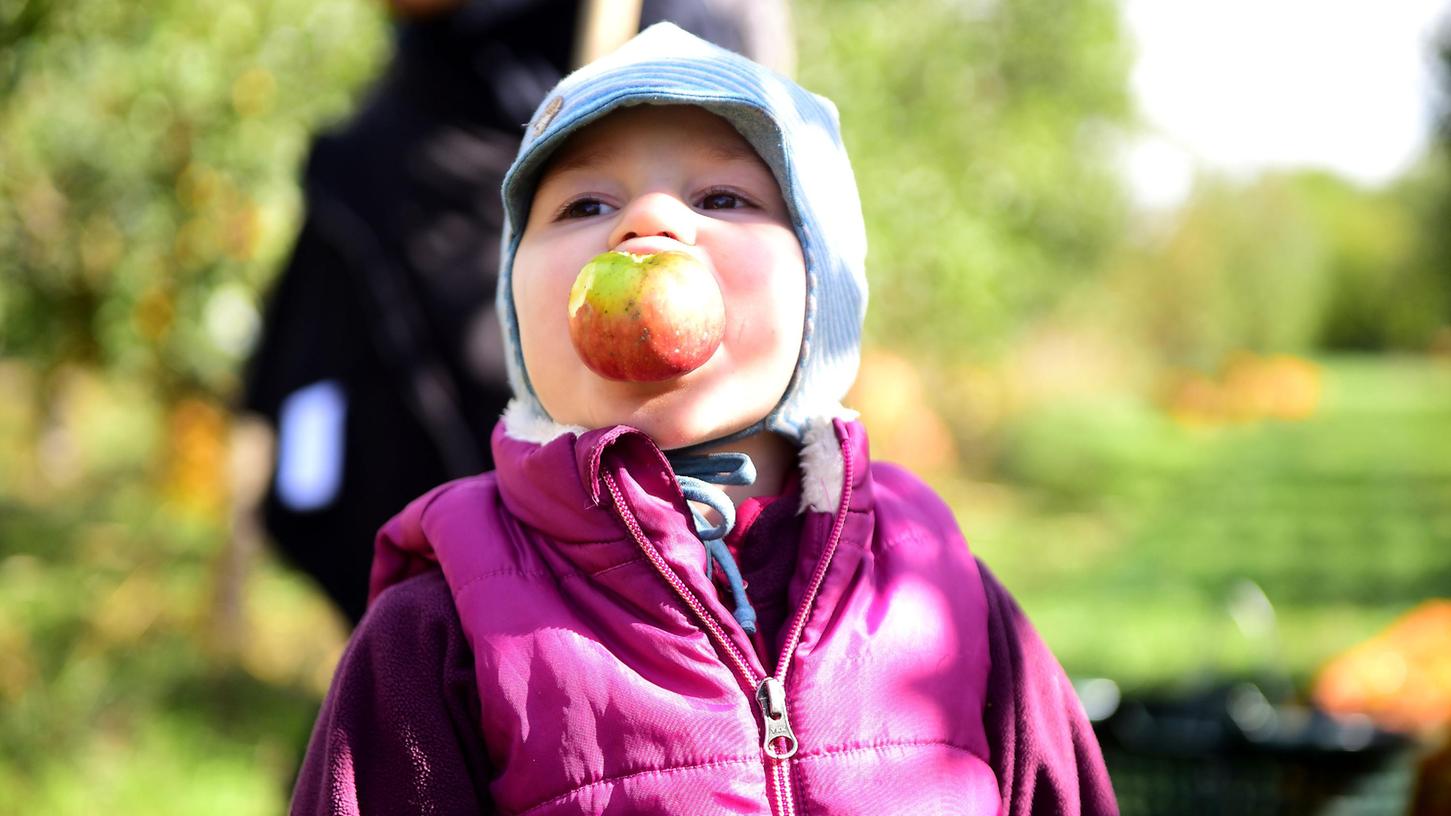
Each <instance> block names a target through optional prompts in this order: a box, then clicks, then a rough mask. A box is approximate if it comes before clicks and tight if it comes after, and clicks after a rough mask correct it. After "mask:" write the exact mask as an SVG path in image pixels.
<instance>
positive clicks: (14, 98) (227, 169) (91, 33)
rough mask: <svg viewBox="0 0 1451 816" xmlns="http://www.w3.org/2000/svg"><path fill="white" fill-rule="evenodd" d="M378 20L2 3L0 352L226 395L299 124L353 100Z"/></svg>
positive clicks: (55, 1) (289, 224)
mask: <svg viewBox="0 0 1451 816" xmlns="http://www.w3.org/2000/svg"><path fill="white" fill-rule="evenodd" d="M384 31H385V29H384V26H383V21H382V19H381V10H380V9H379V8H377V7H375V5H374V4H370V3H359V2H347V1H346V0H330V1H329V2H310V1H309V0H259V1H253V0H247V1H245V2H244V1H242V0H235V1H227V2H218V3H204V4H196V3H188V2H183V0H164V1H163V2H159V3H145V4H136V3H127V2H122V0H25V2H21V3H19V4H11V5H7V7H6V8H5V9H4V10H3V11H0V355H4V356H11V357H17V356H18V357H23V358H28V359H29V360H30V361H31V362H32V363H33V364H35V365H37V366H38V367H39V368H40V369H41V370H42V371H49V370H54V369H56V368H57V367H60V366H63V365H65V364H66V363H71V362H84V363H87V364H93V365H97V366H100V367H102V368H105V369H109V370H111V371H112V372H114V373H116V374H119V375H122V376H126V377H128V378H135V379H137V380H138V381H139V382H141V383H144V384H149V385H151V386H154V387H156V388H158V389H159V393H161V394H163V395H178V394H182V393H193V392H200V393H204V394H211V395H217V394H220V393H225V392H227V391H229V390H230V389H231V388H232V387H233V386H234V381H235V372H236V367H237V362H238V359H239V356H240V355H241V353H242V352H243V351H244V350H245V349H246V347H247V345H248V343H249V342H250V340H251V335H252V332H253V331H254V330H255V324H256V309H255V305H254V302H255V295H256V292H257V289H258V287H259V286H260V285H261V284H262V283H263V282H264V279H266V278H267V277H268V276H270V275H271V274H272V270H274V269H275V268H276V267H277V266H278V260H279V256H280V254H281V253H283V252H284V251H285V250H286V248H287V242H288V241H289V240H290V238H291V235H292V231H293V229H294V223H295V218H296V211H297V207H298V204H297V193H296V182H295V179H296V176H297V168H298V164H299V162H300V159H301V155H302V151H303V149H304V148H305V146H306V142H305V138H306V135H307V134H308V133H309V132H310V131H312V130H313V129H315V128H316V127H317V125H318V124H319V123H320V122H322V121H325V120H328V119H331V118H334V117H337V116H339V115H340V114H342V113H343V112H344V111H345V110H346V109H347V108H348V107H349V106H350V102H351V100H350V95H351V93H352V89H354V88H356V87H357V86H358V84H359V82H360V81H362V80H364V79H366V78H367V77H368V76H370V75H371V74H372V73H373V71H374V67H375V65H376V63H377V61H378V59H379V57H380V55H381V52H382V49H383V46H384V45H385V41H386V40H385V35H384ZM167 399H168V401H169V399H170V398H167Z"/></svg>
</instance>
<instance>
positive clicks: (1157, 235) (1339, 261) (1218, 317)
mask: <svg viewBox="0 0 1451 816" xmlns="http://www.w3.org/2000/svg"><path fill="white" fill-rule="evenodd" d="M1448 180H1451V179H1448V178H1447V177H1446V175H1445V172H1444V162H1442V161H1441V160H1440V159H1439V157H1435V156H1432V157H1428V158H1427V160H1425V161H1424V162H1422V164H1421V165H1420V166H1418V167H1417V168H1416V169H1415V170H1413V171H1412V172H1411V173H1408V174H1407V175H1406V176H1405V177H1403V178H1402V179H1400V180H1398V181H1397V182H1396V183H1394V184H1392V185H1390V186H1388V187H1386V188H1383V189H1378V190H1367V189H1363V188H1360V187H1357V186H1355V185H1354V184H1352V183H1350V182H1348V181H1346V180H1344V179H1341V178H1338V177H1336V176H1333V175H1330V174H1327V173H1324V172H1320V171H1297V172H1291V173H1278V174H1275V173H1272V174H1266V175H1262V176H1259V177H1257V178H1255V179H1252V180H1250V181H1247V182H1232V181H1229V180H1226V179H1219V178H1213V177H1206V178H1201V179H1200V181H1199V183H1198V185H1197V186H1196V189H1195V191H1194V193H1193V195H1192V196H1191V198H1190V200H1189V202H1188V203H1187V204H1185V205H1184V207H1183V208H1182V209H1181V210H1180V211H1179V212H1177V213H1175V214H1173V216H1172V217H1171V219H1170V220H1169V222H1168V223H1167V224H1166V225H1162V226H1161V227H1160V229H1158V230H1150V231H1149V232H1148V233H1146V234H1145V235H1143V236H1141V237H1140V238H1139V240H1138V241H1137V242H1136V243H1135V244H1134V245H1133V246H1132V247H1131V248H1129V249H1127V250H1126V251H1125V252H1124V254H1123V255H1122V256H1121V258H1120V260H1119V261H1118V263H1116V264H1115V267H1114V271H1113V272H1112V273H1110V274H1109V275H1107V276H1106V278H1105V281H1104V286H1103V290H1102V291H1100V292H1098V293H1097V294H1098V296H1099V297H1102V298H1103V300H1104V301H1105V302H1107V303H1110V304H1112V305H1111V306H1109V307H1108V308H1110V309H1111V310H1112V312H1111V313H1112V314H1113V319H1115V320H1116V321H1118V323H1119V327H1120V329H1121V330H1122V331H1123V332H1124V333H1125V334H1127V335H1128V336H1130V337H1132V338H1134V339H1135V340H1136V341H1137V342H1138V345H1139V346H1140V348H1142V349H1145V350H1146V352H1147V353H1148V354H1150V355H1151V356H1153V357H1155V358H1157V359H1158V360H1159V361H1161V362H1165V363H1169V364H1172V365H1178V366H1192V367H1197V368H1212V367H1214V366H1217V365H1218V364H1219V363H1220V362H1221V361H1223V360H1224V359H1226V357H1227V356H1228V355H1230V354H1232V353H1234V352H1237V351H1241V350H1249V351H1255V352H1261V353H1282V352H1289V353H1297V354H1308V353H1312V352H1315V351H1322V350H1323V351H1335V350H1355V351H1384V350H1394V349H1403V350H1412V351H1421V350H1425V349H1426V348H1427V347H1428V346H1429V345H1430V344H1431V342H1432V339H1433V337H1434V336H1435V334H1436V332H1437V331H1438V330H1439V329H1440V328H1441V327H1442V326H1444V325H1445V324H1446V322H1447V311H1446V304H1447V303H1448V294H1451V292H1448V291H1447V288H1446V284H1447V278H1446V276H1445V275H1444V273H1442V272H1441V271H1439V270H1440V267H1439V266H1438V265H1437V262H1436V260H1435V255H1436V252H1435V251H1434V245H1435V243H1436V242H1437V241H1439V240H1440V238H1439V235H1440V233H1441V232H1442V230H1438V229H1432V228H1430V220H1431V217H1432V214H1433V213H1434V212H1435V211H1436V206H1437V197H1438V196H1440V195H1442V194H1443V191H1445V190H1446V189H1448V185H1447V182H1448Z"/></svg>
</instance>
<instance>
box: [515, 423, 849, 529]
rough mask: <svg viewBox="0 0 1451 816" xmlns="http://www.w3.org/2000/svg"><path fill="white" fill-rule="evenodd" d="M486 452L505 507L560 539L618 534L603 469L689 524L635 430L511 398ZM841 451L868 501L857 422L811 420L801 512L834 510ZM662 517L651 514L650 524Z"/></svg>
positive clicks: (662, 463)
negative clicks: (556, 417)
mask: <svg viewBox="0 0 1451 816" xmlns="http://www.w3.org/2000/svg"><path fill="white" fill-rule="evenodd" d="M493 451H494V466H495V468H496V470H497V471H498V475H499V488H500V491H501V493H502V494H503V499H504V502H505V504H506V505H507V506H508V508H509V510H510V512H511V513H513V514H514V515H515V517H517V518H518V519H519V520H520V521H522V522H524V523H525V524H527V525H529V526H531V527H534V528H535V529H538V530H540V531H542V532H546V533H548V534H550V535H551V536H553V537H555V538H557V539H560V540H562V541H574V542H601V541H611V540H616V539H619V538H621V537H622V535H623V531H622V530H621V527H620V521H619V518H618V516H617V515H616V514H615V512H614V510H613V509H612V507H611V501H610V496H609V495H608V494H607V493H605V492H604V480H603V473H604V471H605V469H607V468H610V469H613V468H619V469H622V470H623V471H625V472H627V473H629V474H630V477H631V480H632V481H633V482H635V483H636V484H638V486H639V488H640V490H639V491H632V492H633V493H635V494H636V498H637V499H642V498H647V497H648V499H650V500H651V501H650V502H649V503H650V504H652V505H654V507H653V508H652V509H653V510H656V511H660V512H663V513H665V514H669V513H670V512H674V513H676V514H678V516H679V522H680V524H682V525H688V518H689V514H688V510H687V507H686V504H685V499H684V497H683V496H682V495H681V493H680V488H679V486H678V485H677V484H676V482H675V474H674V472H673V471H672V470H671V468H670V463H669V462H668V461H667V460H666V459H665V454H664V453H663V452H661V450H660V449H659V447H657V446H656V445H655V443H654V441H653V440H652V439H651V438H650V437H649V436H647V435H646V434H644V433H643V432H641V431H638V430H635V429H634V428H630V427H628V426H625V425H617V426H615V427H612V428H601V429H596V430H586V429H584V428H582V427H579V426H572V425H561V424H558V423H554V422H551V421H549V420H547V419H542V418H540V417H539V416H538V415H537V414H535V413H534V412H531V411H528V409H527V408H524V407H522V406H521V405H520V404H519V403H517V401H516V402H514V403H511V404H510V406H509V409H508V410H506V411H505V412H504V416H503V419H502V420H501V421H500V422H499V424H498V425H497V426H496V427H495V429H494V436H493ZM848 453H850V456H851V460H852V462H853V463H854V467H853V468H852V481H853V485H852V502H851V503H852V507H851V508H850V509H852V510H865V509H868V508H870V507H871V504H872V498H871V490H870V487H871V478H870V473H869V470H868V468H867V466H866V464H867V461H868V459H867V455H868V446H867V437H866V432H865V430H864V429H863V428H862V426H861V424H860V423H859V422H856V421H854V420H848V419H847V418H832V419H822V420H820V421H817V422H814V423H812V424H811V425H809V426H808V427H807V429H806V433H805V435H804V444H803V445H802V448H801V486H802V490H801V508H800V510H801V512H817V513H828V514H834V513H835V512H836V511H837V509H838V507H837V506H838V505H839V504H840V501H841V492H842V480H843V475H844V467H843V465H844V462H845V458H846V456H847V454H848ZM640 493H643V494H644V495H643V496H641V495H639V494H640ZM632 503H634V502H632ZM637 512H638V508H637ZM661 522H663V520H657V524H658V523H661ZM657 524H651V526H652V527H653V526H657Z"/></svg>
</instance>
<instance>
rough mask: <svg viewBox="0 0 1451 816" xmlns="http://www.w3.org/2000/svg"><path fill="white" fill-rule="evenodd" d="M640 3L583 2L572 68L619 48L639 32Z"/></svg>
mask: <svg viewBox="0 0 1451 816" xmlns="http://www.w3.org/2000/svg"><path fill="white" fill-rule="evenodd" d="M641 2H642V0H583V2H581V3H580V9H579V27H578V28H576V29H575V32H574V34H575V36H574V67H576V68H578V67H580V66H581V65H585V64H586V63H590V62H594V61H595V60H597V59H599V58H600V57H602V56H604V55H605V54H608V53H610V52H611V51H613V50H615V49H616V48H619V47H620V46H621V45H624V44H625V41H626V40H628V39H630V38H631V37H633V36H635V32H637V31H639V30H640V4H641Z"/></svg>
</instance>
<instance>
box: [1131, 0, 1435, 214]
mask: <svg viewBox="0 0 1451 816" xmlns="http://www.w3.org/2000/svg"><path fill="white" fill-rule="evenodd" d="M1124 10H1125V14H1126V16H1127V20H1128V23H1129V28H1130V31H1131V33H1132V35H1133V37H1134V39H1135V41H1136V42H1137V44H1138V62H1137V64H1136V66H1135V68H1134V75H1133V87H1134V91H1135V94H1136V95H1137V97H1138V102H1139V107H1140V110H1141V112H1142V114H1143V115H1144V118H1145V119H1147V121H1148V124H1149V126H1150V127H1151V128H1152V129H1153V131H1154V134H1155V135H1152V136H1150V137H1148V138H1146V139H1144V140H1142V141H1140V142H1139V143H1137V144H1135V145H1134V146H1133V147H1132V148H1131V149H1130V150H1129V152H1128V156H1127V168H1128V172H1129V176H1130V179H1131V180H1132V182H1133V186H1134V189H1135V192H1136V196H1137V197H1138V199H1139V200H1140V202H1141V203H1142V204H1144V205H1146V206H1149V207H1164V206H1172V205H1173V204H1175V203H1177V202H1178V201H1180V200H1182V199H1183V197H1184V196H1185V195H1186V194H1187V193H1188V190H1189V187H1190V185H1191V183H1192V181H1193V174H1194V170H1195V168H1196V166H1200V167H1206V168H1209V169H1213V170H1219V171H1228V172H1230V173H1235V174H1246V175H1247V174H1250V173H1253V172H1255V171H1257V170H1261V169H1265V168H1270V167H1286V166H1294V167H1303V166H1313V167H1325V168H1329V169H1332V170H1335V171H1337V172H1339V173H1341V174H1343V175H1345V176H1347V177H1349V178H1352V179H1354V180H1357V181H1360V182H1362V183H1365V184H1370V185H1374V184H1378V183H1381V182H1384V181H1386V180H1388V179H1390V178H1392V177H1394V176H1395V175H1396V174H1397V173H1399V172H1400V171H1402V170H1404V169H1405V168H1406V167H1407V166H1408V165H1409V164H1410V163H1411V162H1412V161H1414V160H1415V158H1416V157H1417V156H1418V155H1419V154H1420V153H1421V151H1422V150H1423V149H1424V148H1425V146H1426V143H1427V138H1428V136H1429V131H1430V128H1431V108H1430V102H1431V96H1432V94H1433V92H1434V81H1433V79H1432V73H1431V71H1432V68H1431V66H1432V50H1431V42H1432V37H1433V34H1434V33H1435V31H1436V29H1437V24H1438V23H1439V21H1441V20H1442V19H1443V18H1445V17H1446V16H1447V14H1448V13H1451V0H1125V2H1124Z"/></svg>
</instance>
